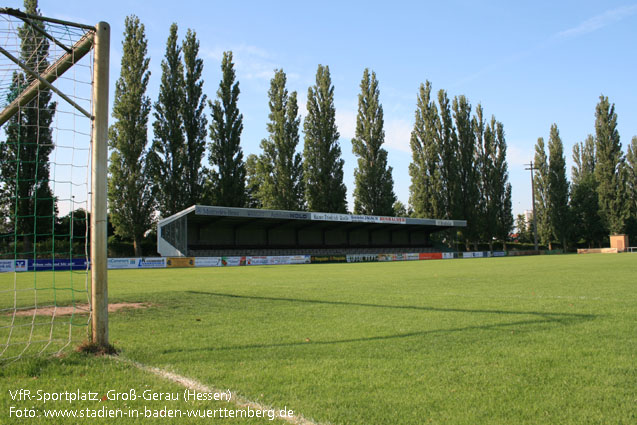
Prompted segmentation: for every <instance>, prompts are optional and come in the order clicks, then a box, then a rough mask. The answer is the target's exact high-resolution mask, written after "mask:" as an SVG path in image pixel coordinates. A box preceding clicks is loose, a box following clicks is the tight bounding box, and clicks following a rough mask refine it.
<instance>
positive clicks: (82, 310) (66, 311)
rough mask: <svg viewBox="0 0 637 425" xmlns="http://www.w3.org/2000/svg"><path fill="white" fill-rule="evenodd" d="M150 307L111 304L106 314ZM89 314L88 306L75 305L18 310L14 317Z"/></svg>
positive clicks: (131, 304)
mask: <svg viewBox="0 0 637 425" xmlns="http://www.w3.org/2000/svg"><path fill="white" fill-rule="evenodd" d="M148 307H150V303H112V304H109V305H108V312H109V313H115V312H117V311H119V310H125V309H137V308H148ZM88 313H89V305H88V304H76V305H74V306H72V305H70V306H62V307H55V306H43V307H38V308H37V309H36V308H31V309H28V310H18V311H16V313H15V315H16V316H33V314H35V315H36V316H53V315H56V316H70V315H71V314H88ZM7 315H8V316H11V315H13V313H8V314H7Z"/></svg>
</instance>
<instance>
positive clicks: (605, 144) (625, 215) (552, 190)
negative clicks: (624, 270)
mask: <svg viewBox="0 0 637 425" xmlns="http://www.w3.org/2000/svg"><path fill="white" fill-rule="evenodd" d="M573 164H574V165H573V167H572V170H571V182H570V183H569V181H568V180H567V177H566V165H565V159H564V152H563V143H562V140H561V138H560V135H559V130H558V128H557V125H556V124H553V125H552V126H551V130H550V135H549V144H548V157H547V154H546V149H545V144H544V139H543V138H541V137H540V138H539V139H538V141H537V144H536V145H535V168H536V171H535V172H534V177H533V178H534V183H535V212H536V215H537V217H536V219H537V233H538V239H539V242H540V243H542V244H544V245H547V246H549V249H551V248H552V244H553V242H555V241H557V242H559V243H560V244H561V245H562V246H563V247H566V248H568V247H569V245H570V244H573V243H584V244H586V245H588V246H594V245H597V246H601V245H602V243H603V242H604V241H605V240H606V239H607V237H608V235H609V234H621V233H626V232H628V233H630V234H631V235H635V234H636V233H637V189H636V188H637V172H636V171H637V137H633V139H632V142H631V144H630V145H629V146H628V150H627V153H626V155H624V153H623V151H622V145H621V142H620V136H619V132H618V131H617V113H616V112H615V105H614V104H611V103H610V101H609V100H608V97H606V96H603V95H602V96H600V98H599V102H598V104H597V106H596V107H595V134H594V135H589V136H588V137H587V138H586V140H584V141H582V142H579V143H576V144H575V145H574V146H573ZM518 221H519V222H520V225H519V226H518V227H519V228H521V229H520V230H522V232H523V233H525V234H527V235H528V234H530V232H529V229H528V227H527V225H526V224H525V223H524V221H523V220H518ZM524 227H527V228H524Z"/></svg>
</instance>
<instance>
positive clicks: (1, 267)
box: [0, 260, 15, 273]
mask: <svg viewBox="0 0 637 425" xmlns="http://www.w3.org/2000/svg"><path fill="white" fill-rule="evenodd" d="M14 271H15V260H0V273H8V272H14Z"/></svg>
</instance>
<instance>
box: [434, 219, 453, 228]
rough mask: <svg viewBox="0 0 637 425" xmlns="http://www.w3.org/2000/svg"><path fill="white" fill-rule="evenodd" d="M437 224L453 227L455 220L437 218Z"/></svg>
mask: <svg viewBox="0 0 637 425" xmlns="http://www.w3.org/2000/svg"><path fill="white" fill-rule="evenodd" d="M436 226H451V227H453V220H436Z"/></svg>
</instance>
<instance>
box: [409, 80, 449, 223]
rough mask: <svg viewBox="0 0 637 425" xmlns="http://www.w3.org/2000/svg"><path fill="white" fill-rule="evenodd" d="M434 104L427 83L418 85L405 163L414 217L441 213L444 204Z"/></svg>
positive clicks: (437, 215) (429, 84)
mask: <svg viewBox="0 0 637 425" xmlns="http://www.w3.org/2000/svg"><path fill="white" fill-rule="evenodd" d="M439 121H440V119H439V117H438V108H437V107H436V104H435V103H434V102H433V101H432V100H431V83H430V82H429V81H427V82H426V83H425V84H421V85H420V90H419V92H418V99H417V102H416V113H415V122H414V129H413V130H412V132H411V139H410V146H411V155H412V162H411V164H409V175H410V176H411V186H409V204H410V205H411V207H412V208H413V210H414V214H415V215H416V216H417V217H429V218H436V217H443V216H444V215H445V206H444V198H443V182H442V175H441V164H440V148H441V146H440V137H439V133H438V128H439V127H440V122H439Z"/></svg>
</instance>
